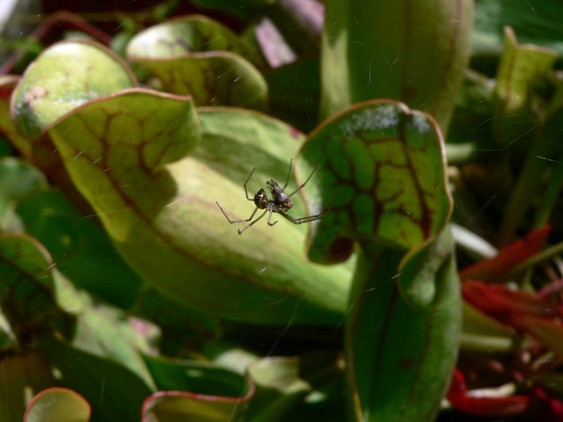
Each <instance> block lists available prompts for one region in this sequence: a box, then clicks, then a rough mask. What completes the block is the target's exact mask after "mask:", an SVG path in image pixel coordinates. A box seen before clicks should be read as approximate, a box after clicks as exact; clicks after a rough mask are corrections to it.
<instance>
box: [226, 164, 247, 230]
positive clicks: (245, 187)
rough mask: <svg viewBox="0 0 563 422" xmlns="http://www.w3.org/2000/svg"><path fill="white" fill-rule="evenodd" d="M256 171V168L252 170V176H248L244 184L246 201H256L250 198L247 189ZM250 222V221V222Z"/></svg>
mask: <svg viewBox="0 0 563 422" xmlns="http://www.w3.org/2000/svg"><path fill="white" fill-rule="evenodd" d="M254 170H256V167H254V168H253V169H252V171H251V172H250V174H249V175H248V177H247V178H246V182H244V194H245V195H246V199H248V200H249V201H254V198H251V197H250V196H248V190H247V189H246V184H247V183H248V181H249V180H250V178H251V177H252V175H253V174H254ZM219 208H220V207H219ZM249 221H250V220H249Z"/></svg>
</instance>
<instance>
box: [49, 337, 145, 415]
mask: <svg viewBox="0 0 563 422" xmlns="http://www.w3.org/2000/svg"><path fill="white" fill-rule="evenodd" d="M94 332H95V331H94ZM95 340H96V338H95V336H93V337H92V341H93V342H95ZM98 346H99V347H100V348H101V347H103V346H104V345H103V344H100V345H98ZM38 349H39V350H40V351H41V353H42V354H44V355H45V356H46V357H47V359H48V360H49V362H50V363H51V365H53V367H54V368H56V373H57V374H58V377H59V378H60V379H59V380H58V382H59V384H60V385H62V386H64V387H68V388H72V389H73V390H75V391H77V392H79V393H80V394H81V395H83V396H84V397H85V398H86V399H87V400H88V401H89V402H90V403H95V407H94V409H93V411H94V415H93V418H94V419H95V420H103V421H134V420H139V418H140V414H141V406H142V403H143V400H144V399H145V398H146V397H147V396H148V395H149V394H151V392H152V390H151V388H150V387H149V386H147V384H146V383H145V382H144V381H143V380H142V379H141V378H140V377H138V376H137V375H136V374H134V373H133V372H131V371H130V370H128V369H127V368H126V367H125V366H124V365H123V363H122V362H119V363H116V362H114V361H112V360H110V359H108V358H104V357H100V356H95V355H93V354H91V353H88V352H85V351H82V350H79V349H77V348H75V347H73V346H72V345H71V344H69V343H68V342H66V341H64V340H63V339H61V338H58V336H54V337H52V336H47V335H46V336H43V337H42V338H41V339H40V341H39V342H38Z"/></svg>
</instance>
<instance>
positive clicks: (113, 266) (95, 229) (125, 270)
mask: <svg viewBox="0 0 563 422" xmlns="http://www.w3.org/2000/svg"><path fill="white" fill-rule="evenodd" d="M0 177H1V176H0ZM16 213H17V215H18V217H19V218H20V219H21V220H22V222H23V224H24V226H25V231H26V233H28V234H30V235H32V236H34V237H35V238H36V239H38V240H39V241H40V242H41V243H42V244H43V245H45V247H46V248H47V249H48V250H49V252H50V253H51V255H52V256H53V258H54V260H55V261H56V262H57V268H58V269H59V270H60V271H61V272H62V273H63V274H65V275H66V276H67V277H68V278H69V279H70V280H71V281H72V282H73V284H74V285H76V286H77V287H80V288H82V289H85V290H88V291H89V292H91V293H94V294H96V295H98V296H100V297H103V298H104V299H106V300H108V301H109V302H111V303H113V304H116V305H118V306H121V307H129V306H131V305H132V303H133V302H134V300H135V298H136V297H137V294H138V291H139V286H140V279H139V277H138V276H137V274H135V273H134V272H133V270H131V268H130V267H129V266H128V265H127V264H126V263H125V262H124V261H123V260H122V258H121V257H120V255H119V254H118V253H117V251H116V250H115V248H114V246H113V244H112V243H111V241H110V239H109V238H108V236H107V234H106V232H105V231H104V230H103V228H102V227H100V226H99V225H98V224H96V223H95V221H96V220H94V218H93V217H94V216H93V215H91V216H86V217H84V216H82V215H81V214H80V213H79V212H78V211H77V210H76V209H75V208H74V207H73V206H72V205H71V204H70V203H69V201H68V199H67V198H66V197H65V196H64V195H63V194H62V192H59V191H47V192H40V193H36V194H34V195H31V196H29V197H27V198H25V199H24V200H23V201H21V202H20V203H19V205H18V207H17V209H16ZM100 263H103V271H100Z"/></svg>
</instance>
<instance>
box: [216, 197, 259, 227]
mask: <svg viewBox="0 0 563 422" xmlns="http://www.w3.org/2000/svg"><path fill="white" fill-rule="evenodd" d="M215 203H216V204H217V206H218V207H219V209H220V210H221V212H222V213H223V215H224V216H225V218H226V219H227V221H228V222H229V223H231V224H236V223H248V222H249V221H250V220H252V217H254V214H256V211H258V207H256V208H254V211H252V214H250V217H248V218H244V219H242V220H231V219H230V218H229V216H228V215H227V213H226V212H225V210H223V208H222V207H221V205H219V202H215Z"/></svg>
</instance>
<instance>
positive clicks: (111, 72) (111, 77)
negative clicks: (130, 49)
mask: <svg viewBox="0 0 563 422" xmlns="http://www.w3.org/2000/svg"><path fill="white" fill-rule="evenodd" d="M135 83H136V82H135V78H134V76H133V74H132V73H131V71H130V70H129V68H128V67H127V66H126V65H125V63H124V62H123V61H122V59H121V58H120V57H119V56H117V55H116V54H115V53H112V52H111V51H110V50H108V49H107V48H105V47H103V46H101V45H99V44H96V43H93V42H87V41H77V40H73V41H67V42H60V43H58V44H55V45H53V46H52V47H50V48H48V49H47V50H45V52H43V54H41V56H39V58H37V60H35V61H34V62H33V64H32V65H30V66H29V67H28V68H27V70H26V72H25V74H24V76H23V78H22V81H20V83H19V84H18V86H17V88H16V90H15V91H14V93H13V95H12V116H13V118H14V120H15V122H16V125H17V127H18V129H19V130H20V131H21V132H22V133H23V134H24V135H25V136H26V137H28V138H30V139H35V138H37V137H38V136H39V135H40V133H41V131H42V130H43V129H44V128H45V126H47V125H48V124H50V123H51V122H53V121H54V120H56V119H57V118H59V117H60V116H62V115H63V114H65V113H67V112H68V111H70V110H72V109H73V108H75V107H77V106H78V105H80V104H83V103H85V102H87V101H89V100H92V99H94V98H98V97H101V96H104V95H108V94H111V93H113V92H116V91H119V90H121V89H126V88H130V87H132V86H134V85H135Z"/></svg>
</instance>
